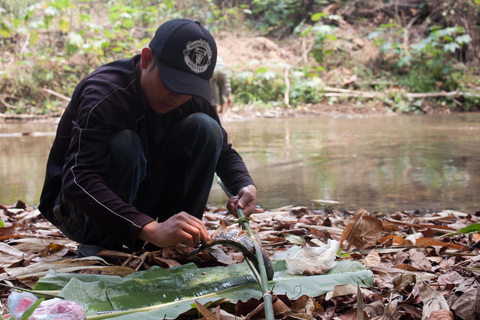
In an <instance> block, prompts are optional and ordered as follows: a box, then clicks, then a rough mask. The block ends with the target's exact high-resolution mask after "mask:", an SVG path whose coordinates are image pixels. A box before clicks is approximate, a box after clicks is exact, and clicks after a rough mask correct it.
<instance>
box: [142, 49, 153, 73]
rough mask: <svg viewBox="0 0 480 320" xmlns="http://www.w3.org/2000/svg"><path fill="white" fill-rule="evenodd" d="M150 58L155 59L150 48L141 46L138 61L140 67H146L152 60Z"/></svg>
mask: <svg viewBox="0 0 480 320" xmlns="http://www.w3.org/2000/svg"><path fill="white" fill-rule="evenodd" d="M152 59H155V57H154V56H153V52H152V49H151V48H149V47H146V48H143V49H142V54H141V61H140V62H141V64H140V66H141V67H142V69H147V67H148V65H149V64H150V63H152V62H153V60H152Z"/></svg>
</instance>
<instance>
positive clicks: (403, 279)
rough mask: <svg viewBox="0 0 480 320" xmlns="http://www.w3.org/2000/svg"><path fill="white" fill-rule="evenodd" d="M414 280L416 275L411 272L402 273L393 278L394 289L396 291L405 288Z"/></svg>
mask: <svg viewBox="0 0 480 320" xmlns="http://www.w3.org/2000/svg"><path fill="white" fill-rule="evenodd" d="M415 281H416V276H415V275H414V274H413V273H406V274H402V275H401V276H399V277H396V278H395V279H394V280H393V284H394V286H395V287H394V289H395V291H397V292H401V291H403V290H405V288H406V287H407V286H409V285H410V284H411V283H412V282H415Z"/></svg>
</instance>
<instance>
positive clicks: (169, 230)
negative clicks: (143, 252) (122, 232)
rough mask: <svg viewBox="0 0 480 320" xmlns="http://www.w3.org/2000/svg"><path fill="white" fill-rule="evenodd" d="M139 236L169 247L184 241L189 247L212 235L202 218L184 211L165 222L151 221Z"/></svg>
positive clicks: (160, 245)
mask: <svg viewBox="0 0 480 320" xmlns="http://www.w3.org/2000/svg"><path fill="white" fill-rule="evenodd" d="M137 238H138V239H141V240H145V241H148V242H150V243H152V244H154V245H156V246H157V247H168V246H172V245H176V244H178V243H181V242H184V241H185V243H186V245H187V246H188V247H194V246H195V245H196V244H198V243H199V242H200V241H205V240H208V239H210V235H209V234H208V231H207V229H206V228H205V225H204V224H203V222H202V221H201V220H200V219H198V218H195V217H194V216H191V215H189V214H188V213H186V212H184V211H182V212H180V213H177V214H175V215H173V216H171V217H170V218H169V219H168V220H166V221H164V222H161V223H158V222H156V221H153V222H150V223H149V224H147V225H145V226H144V227H143V228H142V229H141V230H140V232H139V233H138V236H137Z"/></svg>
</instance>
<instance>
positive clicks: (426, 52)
mask: <svg viewBox="0 0 480 320" xmlns="http://www.w3.org/2000/svg"><path fill="white" fill-rule="evenodd" d="M400 32H401V30H400V28H399V26H398V25H397V24H388V25H382V26H381V27H380V28H378V29H377V30H376V31H374V32H372V33H370V34H369V36H368V38H369V39H375V42H374V43H375V44H376V45H377V46H379V47H380V52H381V54H382V55H381V58H382V59H383V61H384V64H385V65H386V66H387V67H391V68H393V70H394V71H395V72H396V73H397V74H398V75H400V79H399V83H400V84H401V85H402V86H405V87H407V88H409V90H410V91H412V92H433V91H437V90H438V89H442V90H446V91H452V90H455V89H457V87H458V82H457V81H455V79H454V77H453V70H452V63H453V62H454V61H455V59H454V54H455V53H456V51H458V50H460V49H462V46H464V45H466V44H468V43H469V42H471V41H472V38H471V37H470V35H468V34H464V29H463V28H462V27H452V28H440V27H437V26H434V27H432V28H431V29H430V33H429V35H428V37H427V38H425V39H424V40H422V41H420V42H418V43H413V44H410V45H409V44H408V43H405V42H400V41H399V40H398V39H399V37H393V39H397V40H393V41H387V39H389V38H392V37H391V36H392V34H393V35H395V34H397V35H398V34H399V33H400ZM439 85H441V87H440V88H439Z"/></svg>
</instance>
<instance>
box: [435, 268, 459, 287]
mask: <svg viewBox="0 0 480 320" xmlns="http://www.w3.org/2000/svg"><path fill="white" fill-rule="evenodd" d="M464 281H465V279H464V278H463V277H462V276H461V275H460V274H459V273H458V272H456V271H452V272H449V273H446V274H441V275H440V276H439V277H438V284H440V285H447V284H454V285H459V284H461V283H463V282H464Z"/></svg>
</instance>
